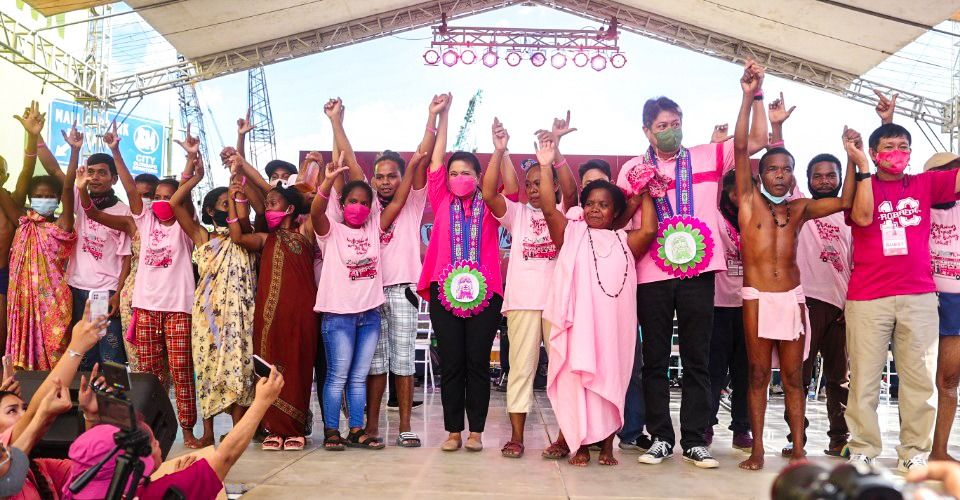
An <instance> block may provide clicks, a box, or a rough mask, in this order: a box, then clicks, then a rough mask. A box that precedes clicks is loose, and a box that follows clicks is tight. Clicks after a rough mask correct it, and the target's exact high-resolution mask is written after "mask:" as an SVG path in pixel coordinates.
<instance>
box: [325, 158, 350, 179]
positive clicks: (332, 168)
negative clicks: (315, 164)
mask: <svg viewBox="0 0 960 500" xmlns="http://www.w3.org/2000/svg"><path fill="white" fill-rule="evenodd" d="M344 158H345V156H344V152H343V151H341V152H340V158H339V159H337V162H336V163H332V162H331V163H327V168H326V169H325V170H324V173H323V175H324V178H326V180H328V181H331V182H332V181H333V180H335V179H336V178H337V176H338V175H340V174H342V173H344V172H346V171H347V170H349V169H350V167H348V166H346V165H344V164H343V160H344Z"/></svg>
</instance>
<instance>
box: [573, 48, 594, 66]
mask: <svg viewBox="0 0 960 500" xmlns="http://www.w3.org/2000/svg"><path fill="white" fill-rule="evenodd" d="M589 60H590V58H589V57H587V55H586V54H584V53H583V52H577V54H576V55H574V56H573V64H576V65H577V67H578V68H582V67H584V66H586V65H587V62H589Z"/></svg>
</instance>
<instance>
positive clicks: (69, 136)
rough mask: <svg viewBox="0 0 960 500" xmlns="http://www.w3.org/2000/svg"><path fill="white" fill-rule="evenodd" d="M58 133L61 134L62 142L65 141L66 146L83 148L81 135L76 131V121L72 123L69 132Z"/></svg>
mask: <svg viewBox="0 0 960 500" xmlns="http://www.w3.org/2000/svg"><path fill="white" fill-rule="evenodd" d="M60 133H61V134H63V140H65V141H67V144H69V145H70V147H71V148H73V149H80V148H81V147H83V134H81V133H80V131H78V130H77V122H76V121H74V122H73V126H72V127H70V131H69V132H68V131H66V130H61V131H60Z"/></svg>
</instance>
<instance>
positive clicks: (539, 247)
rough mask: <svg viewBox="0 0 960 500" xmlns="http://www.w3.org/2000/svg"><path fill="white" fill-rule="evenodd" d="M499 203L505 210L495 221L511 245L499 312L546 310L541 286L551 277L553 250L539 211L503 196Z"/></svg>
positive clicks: (545, 298)
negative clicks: (507, 232) (501, 305)
mask: <svg viewBox="0 0 960 500" xmlns="http://www.w3.org/2000/svg"><path fill="white" fill-rule="evenodd" d="M503 200H504V201H505V202H506V204H507V211H506V213H504V215H503V217H498V218H497V220H498V221H500V224H501V225H502V226H503V227H505V228H506V229H507V231H510V235H511V240H512V243H511V244H510V265H508V266H507V286H506V289H505V290H504V294H503V308H502V309H501V312H503V313H506V312H507V311H514V310H527V311H542V310H543V308H544V307H546V302H547V292H548V287H546V286H544V284H545V283H549V282H550V280H551V279H552V277H553V268H554V267H555V266H556V263H557V247H556V245H554V244H553V240H551V239H550V231H549V230H548V229H547V222H546V221H545V220H544V218H543V212H542V211H541V210H539V209H536V208H533V207H531V206H530V205H528V204H526V203H518V202H515V201H511V200H509V199H507V198H506V197H503ZM558 209H559V210H562V209H563V208H562V207H558Z"/></svg>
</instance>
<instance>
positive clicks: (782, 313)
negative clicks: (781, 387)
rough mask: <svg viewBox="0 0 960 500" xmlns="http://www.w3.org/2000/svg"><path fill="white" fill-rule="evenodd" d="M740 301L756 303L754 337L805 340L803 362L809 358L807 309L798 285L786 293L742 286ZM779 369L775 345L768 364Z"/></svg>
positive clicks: (804, 298) (801, 287)
mask: <svg viewBox="0 0 960 500" xmlns="http://www.w3.org/2000/svg"><path fill="white" fill-rule="evenodd" d="M742 291H743V300H758V301H760V303H759V304H758V306H757V310H758V313H757V315H758V318H757V336H758V337H760V338H762V339H768V340H778V341H788V342H792V341H795V340H797V339H799V338H800V336H801V335H803V337H804V341H803V342H804V346H803V359H807V356H809V355H810V335H808V334H807V333H809V325H810V316H809V314H808V313H807V309H806V307H804V308H801V307H800V304H806V303H807V298H806V296H804V295H803V286H802V285H798V286H797V287H796V288H794V289H793V290H790V291H787V292H761V291H760V290H757V289H756V288H753V287H750V286H745V287H743V290H742ZM770 366H772V367H773V368H779V367H780V357H779V356H778V355H777V346H776V344H774V346H773V355H772V356H771V365H770Z"/></svg>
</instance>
